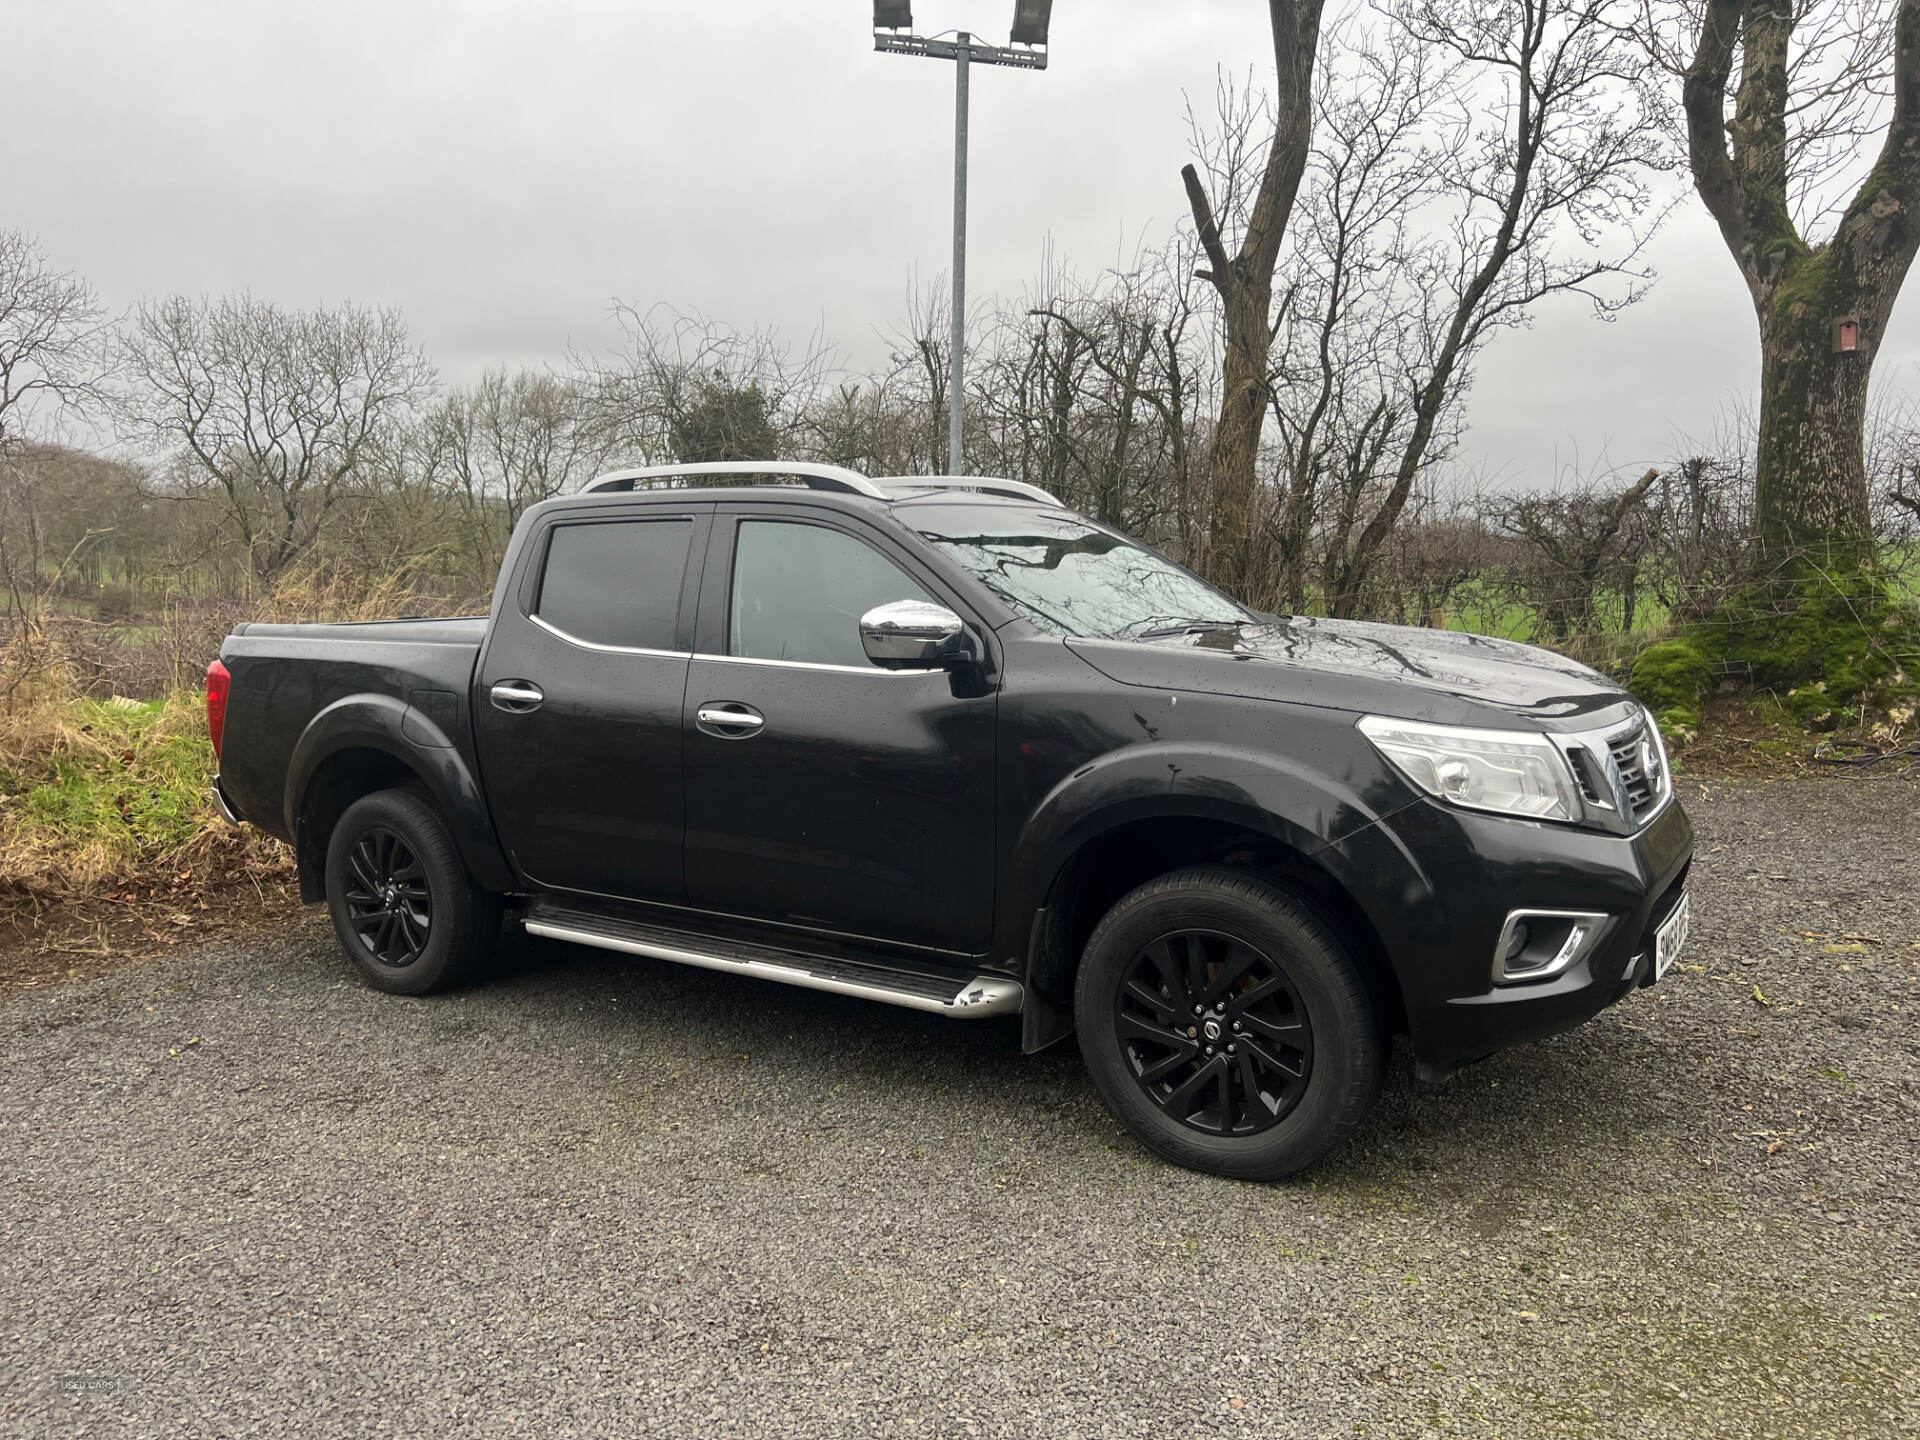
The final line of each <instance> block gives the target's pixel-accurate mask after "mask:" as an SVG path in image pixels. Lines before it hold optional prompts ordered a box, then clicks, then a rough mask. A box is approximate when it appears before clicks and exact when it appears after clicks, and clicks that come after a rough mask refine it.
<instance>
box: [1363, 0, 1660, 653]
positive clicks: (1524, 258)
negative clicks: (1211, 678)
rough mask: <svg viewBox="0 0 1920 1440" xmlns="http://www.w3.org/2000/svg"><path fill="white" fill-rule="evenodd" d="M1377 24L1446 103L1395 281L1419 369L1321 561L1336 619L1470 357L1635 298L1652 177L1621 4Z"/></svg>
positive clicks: (1393, 516) (1466, 376)
mask: <svg viewBox="0 0 1920 1440" xmlns="http://www.w3.org/2000/svg"><path fill="white" fill-rule="evenodd" d="M1394 17H1395V19H1396V22H1397V23H1398V24H1399V25H1400V26H1402V27H1403V28H1404V30H1405V33H1406V34H1407V35H1408V36H1409V37H1411V39H1412V40H1413V42H1414V43H1415V44H1416V45H1418V46H1422V47H1428V48H1430V49H1431V50H1432V51H1433V52H1434V53H1435V54H1436V55H1438V56H1441V57H1444V64H1445V71H1444V73H1445V76H1446V81H1445V84H1444V87H1443V88H1442V93H1444V94H1446V95H1447V96H1449V97H1451V102H1452V103H1451V104H1448V105H1445V106H1443V107H1442V110H1441V115H1440V117H1437V128H1435V129H1430V130H1429V134H1430V136H1431V137H1432V139H1431V142H1430V143H1429V144H1428V145H1427V146H1426V147H1425V148H1424V150H1423V157H1422V158H1423V160H1424V162H1425V163H1426V164H1428V165H1430V166H1431V167H1432V172H1431V174H1432V180H1433V182H1434V183H1433V188H1432V190H1431V191H1430V192H1429V194H1430V195H1431V196H1432V197H1433V198H1432V199H1431V200H1430V201H1429V204H1428V213H1427V216H1426V217H1425V225H1426V227H1427V236H1426V239H1425V242H1424V243H1422V244H1420V245H1418V246H1416V247H1414V248H1413V249H1412V251H1411V253H1410V255H1409V265H1408V267H1407V268H1406V269H1405V270H1404V272H1403V274H1404V276H1405V279H1404V282H1403V283H1405V284H1407V285H1409V286H1410V288H1411V293H1412V295H1413V296H1415V297H1417V299H1418V302H1419V309H1418V314H1417V318H1416V320H1415V326H1414V333H1415V334H1416V335H1417V337H1418V340H1419V344H1418V347H1417V351H1418V361H1417V363H1416V364H1415V365H1413V366H1412V367H1409V368H1407V369H1406V371H1405V375H1404V379H1403V381H1402V384H1401V386H1400V387H1399V389H1398V391H1397V393H1392V392H1390V393H1388V394H1387V395H1385V396H1383V397H1382V398H1383V400H1384V401H1385V408H1384V409H1383V410H1382V412H1381V417H1382V420H1384V419H1385V418H1386V415H1387V414H1388V413H1389V412H1391V414H1392V415H1393V417H1394V418H1395V419H1396V420H1398V421H1400V423H1402V424H1404V426H1405V428H1404V430H1403V431H1402V432H1400V433H1398V434H1396V435H1395V436H1394V437H1393V441H1392V443H1391V444H1386V445H1381V446H1380V447H1379V454H1380V457H1381V458H1382V460H1383V461H1384V462H1385V463H1386V464H1387V466H1388V469H1387V472H1386V474H1385V476H1384V477H1383V479H1384V482H1385V483H1384V489H1383V491H1382V493H1380V495H1379V497H1378V499H1377V502H1375V503H1374V504H1373V508H1372V512H1371V514H1370V515H1368V516H1367V517H1366V518H1365V520H1364V522H1363V523H1361V524H1360V525H1359V528H1358V530H1357V531H1356V532H1355V533H1354V535H1353V538H1352V541H1351V543H1350V545H1349V546H1348V548H1347V550H1346V553H1345V555H1344V556H1339V555H1333V556H1330V558H1329V566H1328V574H1327V579H1326V588H1327V594H1328V603H1329V608H1330V609H1331V610H1332V612H1333V613H1334V614H1336V615H1352V614H1354V613H1355V612H1356V611H1357V609H1358V608H1359V606H1360V604H1361V603H1362V599H1363V596H1364V593H1365V587H1366V584H1367V581H1368V578H1369V575H1370V573H1371V570H1372V567H1373V565H1374V562H1375V558H1376V557H1377V556H1378V554H1379V553H1380V550H1381V547H1382V546H1383V544H1384V543H1385V541H1386V538H1387V536H1388V535H1389V534H1391V533H1392V531H1393V528H1394V526H1395V525H1396V524H1397V523H1399V520H1400V516H1401V513H1402V511H1403V509H1404V508H1405V506H1406V503H1407V500H1408V498H1409V497H1410V496H1411V495H1412V494H1413V492H1414V487H1415V484H1416V482H1417V481H1418V480H1419V477H1420V475H1421V473H1422V472H1423V470H1424V469H1425V468H1426V467H1427V466H1428V465H1429V464H1430V463H1431V462H1432V460H1433V459H1434V447H1435V444H1436V440H1437V439H1438V438H1440V437H1441V436H1443V434H1444V422H1445V420H1446V417H1447V416H1448V414H1449V411H1450V408H1451V407H1452V406H1453V405H1455V404H1456V403H1457V402H1458V400H1459V398H1460V397H1461V395H1462V393H1463V391H1464V388H1465V386H1466V385H1467V383H1468V382H1469V380H1470V378H1471V362H1472V359H1473V357H1474V355H1475V354H1476V353H1477V352H1478V351H1479V349H1480V347H1481V346H1482V345H1484V344H1485V343H1486V342H1487V340H1488V339H1489V338H1490V337H1491V336H1492V335H1493V334H1494V333H1496V332H1497V331H1498V330H1499V329H1501V328H1503V327H1510V326H1515V325H1520V324H1524V323H1525V321H1526V319H1527V317H1528V316H1529V314H1530V313H1531V312H1532V310H1533V309H1534V307H1536V306H1537V305H1538V304H1539V303H1540V302H1541V301H1543V300H1546V299H1548V298H1550V297H1553V296H1557V295H1579V296H1581V297H1583V298H1585V299H1586V300H1587V301H1588V302H1589V303H1590V304H1591V305H1592V307H1593V309H1594V310H1595V312H1596V314H1598V315H1599V316H1602V317H1605V316H1608V315H1611V314H1613V313H1615V312H1616V311H1618V310H1619V309H1620V308H1621V307H1622V306H1624V305H1627V304H1630V303H1631V302H1632V301H1633V300H1635V299H1637V298H1638V297H1639V295H1640V294H1641V293H1642V287H1641V283H1640V282H1643V281H1644V279H1645V276H1644V274H1643V272H1640V271H1639V270H1637V269H1636V257H1637V255H1638V251H1639V247H1640V245H1641V243H1642V242H1643V241H1644V238H1645V236H1646V233H1647V231H1648V229H1649V227H1650V225H1651V224H1652V223H1653V217H1649V215H1648V194H1647V183H1646V182H1647V175H1648V173H1649V171H1650V170H1652V169H1654V168H1655V167H1657V166H1659V165H1660V164H1662V163H1663V150H1662V146H1661V143H1660V142H1661V136H1660V130H1659V126H1658V123H1657V121H1656V119H1655V117H1654V115H1653V113H1652V111H1651V108H1650V107H1649V106H1648V105H1647V104H1645V103H1643V89H1642V83H1641V82H1642V79H1643V73H1644V71H1643V66H1642V64H1641V63H1640V59H1639V55H1638V53H1637V52H1636V51H1635V50H1634V48H1633V47H1631V46H1628V45H1625V44H1623V43H1622V41H1621V39H1620V35H1621V30H1622V27H1623V26H1625V25H1626V24H1627V23H1628V22H1629V21H1630V20H1631V19H1632V11H1631V10H1630V9H1628V8H1627V0H1405V3H1404V4H1402V5H1401V6H1400V7H1399V8H1397V9H1396V10H1395V12H1394ZM1435 78H1436V79H1437V78H1438V77H1437V76H1436V77H1435ZM1389 173H1391V172H1389ZM1363 493H1364V491H1363Z"/></svg>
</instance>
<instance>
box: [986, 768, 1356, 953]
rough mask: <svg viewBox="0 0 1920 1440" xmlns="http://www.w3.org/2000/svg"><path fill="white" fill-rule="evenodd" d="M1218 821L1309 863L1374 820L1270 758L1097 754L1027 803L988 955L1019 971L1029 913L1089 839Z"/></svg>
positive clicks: (1346, 798) (1325, 781)
mask: <svg viewBox="0 0 1920 1440" xmlns="http://www.w3.org/2000/svg"><path fill="white" fill-rule="evenodd" d="M1162 817H1165V818H1181V819H1204V820H1221V821H1225V822H1228V823H1231V824H1235V825H1239V826H1242V827H1244V828H1245V829H1248V830H1251V831H1254V832H1255V833H1257V834H1263V835H1267V836H1270V837H1272V838H1273V839H1274V840H1277V841H1279V842H1281V843H1283V844H1285V845H1287V846H1289V847H1290V848H1292V849H1294V850H1296V851H1298V852H1299V853H1300V854H1302V855H1305V856H1308V857H1309V858H1319V857H1320V855H1321V852H1323V851H1324V850H1326V849H1327V847H1328V846H1329V845H1333V844H1336V843H1337V842H1339V841H1340V840H1342V839H1344V838H1345V837H1347V836H1350V835H1353V834H1354V833H1356V832H1358V831H1361V830H1364V829H1366V828H1367V827H1368V826H1370V825H1372V824H1373V823H1374V822H1375V821H1376V820H1378V819H1379V818H1380V817H1379V815H1378V814H1377V813H1376V812H1375V811H1374V810H1373V809H1372V808H1371V807H1370V806H1369V805H1368V804H1367V802H1366V801H1365V800H1364V799H1363V798H1362V796H1361V795H1360V794H1359V792H1358V791H1356V790H1353V789H1351V788H1348V787H1346V786H1344V785H1342V784H1341V783H1339V782H1338V781H1335V780H1333V779H1331V778H1329V776H1328V775H1327V774H1325V773H1323V772H1320V771H1316V770H1310V769H1308V768H1307V767H1305V766H1304V765H1301V764H1299V763H1298V762H1296V761H1294V760H1291V759H1289V758H1288V757H1286V756H1284V755H1278V754H1274V753H1272V752H1270V751H1268V752H1262V751H1254V750H1239V749H1233V748H1229V747H1224V746H1215V747H1208V748H1206V749H1204V750H1197V749H1195V748H1194V747H1192V746H1191V745H1182V744H1179V743H1176V742H1163V743H1155V744H1145V745H1133V746H1129V747H1127V748H1126V749H1124V750H1117V751H1114V752H1111V753H1110V754H1107V755H1103V756H1101V757H1099V758H1097V759H1095V760H1093V761H1091V762H1089V763H1088V764H1086V765H1084V766H1082V767H1081V768H1079V769H1078V770H1076V771H1074V772H1073V773H1072V774H1071V775H1068V776H1066V777H1065V778H1063V779H1062V780H1061V781H1060V782H1059V783H1058V784H1057V785H1055V786H1054V787H1053V789H1052V790H1051V791H1049V792H1048V793H1047V794H1046V795H1045V796H1044V797H1043V798H1042V799H1041V801H1040V803H1039V804H1038V805H1036V806H1035V807H1034V809H1033V812H1032V814H1031V815H1030V816H1029V817H1028V819H1027V822H1026V824H1025V826H1024V827H1023V829H1022V831H1021V834H1020V838H1019V840H1018V841H1017V842H1016V843H1015V845H1014V848H1013V853H1012V855H1011V857H1010V861H1009V864H1008V866H1007V883H1006V884H1005V885H1004V886H1003V895H1004V906H1003V909H1002V911H1001V913H1000V915H999V917H998V919H997V922H996V926H995V933H996V935H997V936H998V937H999V938H998V941H997V943H996V954H998V955H1001V956H1005V957H1007V958H1008V959H1009V960H1010V961H1011V963H1013V964H1015V965H1020V966H1024V964H1025V963H1026V961H1027V958H1028V956H1027V953H1026V952H1027V948H1028V941H1029V937H1030V936H1031V934H1032V931H1033V923H1034V919H1035V916H1036V915H1037V914H1038V913H1039V911H1040V909H1041V907H1042V906H1044V905H1045V904H1046V903H1047V899H1048V896H1049V895H1050V894H1051V893H1052V891H1053V888H1054V885H1055V882H1056V881H1057V880H1058V879H1059V877H1060V874H1061V872H1062V871H1064V870H1065V869H1066V867H1067V865H1068V863H1069V862H1070V861H1071V860H1072V859H1073V857H1074V855H1075V854H1077V853H1078V852H1079V851H1080V850H1081V849H1082V848H1083V847H1084V846H1086V845H1087V844H1088V843H1089V842H1090V841H1093V840H1095V839H1098V838H1099V837H1100V836H1101V835H1103V834H1105V833H1107V832H1108V831H1111V830H1114V829H1116V828H1118V827H1119V826H1122V825H1128V824H1132V823H1134V822H1135V821H1139V820H1146V819H1155V818H1162Z"/></svg>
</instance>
